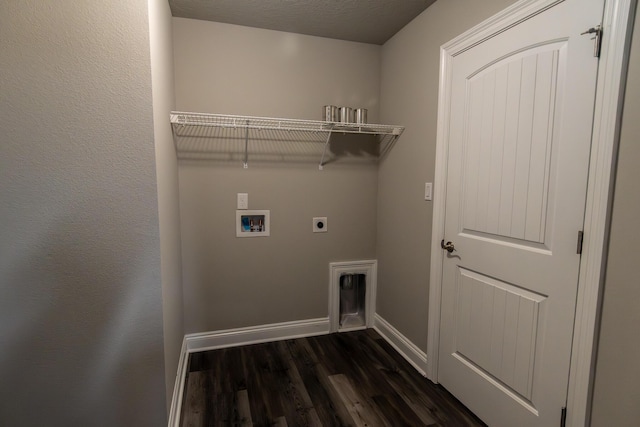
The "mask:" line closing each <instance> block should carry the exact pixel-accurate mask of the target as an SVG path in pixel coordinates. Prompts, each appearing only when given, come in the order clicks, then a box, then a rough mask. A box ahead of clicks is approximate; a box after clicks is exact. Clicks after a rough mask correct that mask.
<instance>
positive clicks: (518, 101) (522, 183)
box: [461, 42, 566, 243]
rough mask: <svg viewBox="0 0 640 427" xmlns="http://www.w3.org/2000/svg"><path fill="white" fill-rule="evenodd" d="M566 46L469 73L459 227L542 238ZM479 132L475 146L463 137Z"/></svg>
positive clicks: (523, 54)
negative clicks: (460, 224) (563, 48)
mask: <svg viewBox="0 0 640 427" xmlns="http://www.w3.org/2000/svg"><path fill="white" fill-rule="evenodd" d="M565 44H566V42H565V43H562V44H557V43H554V44H553V45H551V46H545V48H546V50H543V51H540V48H538V47H536V48H533V49H530V50H533V52H529V51H528V50H527V51H525V52H520V53H519V54H518V55H517V56H518V58H516V59H513V58H511V57H509V58H506V59H503V60H502V61H500V62H499V63H497V64H495V65H494V66H492V67H490V68H488V69H485V70H482V71H480V72H478V73H477V74H475V75H472V77H471V78H469V79H467V83H466V84H467V86H468V89H467V92H466V93H467V99H465V101H464V103H465V104H466V106H467V107H466V108H467V110H468V113H467V119H466V121H465V123H466V125H467V129H465V135H466V138H465V141H464V146H463V156H464V165H465V166H464V168H463V170H462V171H461V172H462V174H463V177H462V182H463V183H464V188H463V195H462V209H463V223H462V225H463V230H464V231H477V232H480V233H486V234H493V235H497V236H503V237H511V238H514V239H519V240H527V241H531V242H538V243H544V231H545V226H546V219H547V215H546V214H547V210H546V206H547V201H548V198H549V179H550V172H551V147H552V143H553V137H554V135H553V123H554V119H555V100H556V98H557V92H558V87H557V86H558V81H557V80H558V67H559V64H560V61H561V59H562V60H563V61H564V58H563V57H562V58H561V49H562V47H563V46H564V45H565ZM560 83H561V82H560ZM478 137H479V139H480V141H479V143H478V144H474V143H473V142H472V141H471V142H470V141H469V139H470V138H471V139H473V138H478Z"/></svg>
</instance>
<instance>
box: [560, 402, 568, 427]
mask: <svg viewBox="0 0 640 427" xmlns="http://www.w3.org/2000/svg"><path fill="white" fill-rule="evenodd" d="M566 425H567V407H566V406H564V407H562V411H560V427H566Z"/></svg>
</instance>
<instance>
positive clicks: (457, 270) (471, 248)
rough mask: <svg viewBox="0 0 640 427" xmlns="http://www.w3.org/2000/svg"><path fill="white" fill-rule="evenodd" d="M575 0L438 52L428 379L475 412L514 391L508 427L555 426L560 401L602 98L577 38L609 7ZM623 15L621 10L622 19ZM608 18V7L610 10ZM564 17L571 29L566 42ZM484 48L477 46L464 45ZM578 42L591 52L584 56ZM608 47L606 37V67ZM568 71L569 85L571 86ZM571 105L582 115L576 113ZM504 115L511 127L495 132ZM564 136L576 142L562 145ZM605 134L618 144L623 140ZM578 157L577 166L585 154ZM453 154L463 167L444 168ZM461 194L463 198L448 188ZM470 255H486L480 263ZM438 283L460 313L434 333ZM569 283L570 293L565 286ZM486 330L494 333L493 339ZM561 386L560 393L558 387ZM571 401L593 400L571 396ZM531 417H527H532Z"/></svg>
mask: <svg viewBox="0 0 640 427" xmlns="http://www.w3.org/2000/svg"><path fill="white" fill-rule="evenodd" d="M571 3H572V2H571V1H567V2H564V3H563V2H558V1H555V2H554V1H523V2H519V3H517V4H515V5H514V6H512V7H511V8H509V9H507V10H505V11H504V12H503V13H501V14H499V15H497V16H496V17H494V18H492V19H490V20H488V21H486V22H485V23H483V24H481V25H480V26H478V27H476V28H475V29H473V30H470V32H468V33H465V34H464V35H463V36H461V37H460V38H458V39H456V40H454V41H452V42H451V43H449V44H448V45H446V46H444V47H443V50H442V55H441V59H442V61H441V67H442V68H441V88H440V100H439V101H440V103H439V123H438V150H437V166H436V193H435V195H436V198H435V200H436V206H435V208H434V210H435V212H434V235H433V250H432V281H431V290H430V301H431V303H430V321H429V349H428V350H429V352H428V354H429V365H428V368H429V369H428V371H429V372H428V373H429V376H430V378H431V379H432V380H436V379H438V378H443V379H444V381H454V383H455V381H458V382H464V384H465V387H464V388H463V390H462V391H460V390H459V391H458V394H460V393H461V394H463V395H465V396H466V397H465V398H466V399H469V395H471V396H473V395H474V393H475V394H476V395H479V397H478V398H471V399H476V400H477V402H476V403H475V404H476V405H480V407H482V406H486V405H489V406H490V405H491V404H493V405H496V404H499V403H498V400H497V399H499V397H498V396H499V395H501V394H502V395H505V396H508V398H507V401H508V400H511V401H514V402H516V404H515V406H514V407H513V408H511V409H509V408H508V407H502V408H501V412H505V411H506V412H507V413H508V414H507V415H506V418H505V419H507V420H510V421H507V423H517V425H527V424H530V425H547V424H548V423H550V422H552V421H551V420H552V419H553V424H555V422H557V420H558V419H557V418H555V417H558V416H559V406H558V405H560V404H561V403H563V402H564V399H565V397H566V389H567V381H566V378H567V375H568V371H569V359H568V357H569V356H568V355H569V352H570V349H571V336H572V332H573V328H572V327H573V313H574V312H573V310H574V306H573V304H574V303H575V293H576V284H577V271H578V263H579V257H578V256H577V255H576V254H575V238H576V233H577V231H578V230H579V229H581V227H582V216H583V214H584V194H585V191H584V186H585V185H586V165H587V164H588V156H589V150H588V142H589V137H590V135H591V126H590V123H589V121H590V119H591V115H592V111H593V98H594V94H593V91H589V90H586V91H585V90H584V89H580V84H583V83H582V82H581V80H585V79H586V80H589V79H591V80H592V82H591V83H588V82H587V85H591V86H592V87H593V85H594V82H595V69H596V62H595V60H594V59H593V58H591V60H592V62H591V63H589V62H584V61H585V60H586V59H585V58H586V57H585V55H584V49H589V50H591V51H592V49H593V45H592V44H590V43H589V40H588V39H585V40H580V37H579V33H580V32H581V31H584V30H586V29H587V28H589V26H594V25H596V24H598V23H600V18H599V16H601V13H602V6H601V3H600V5H598V4H596V3H591V5H592V6H593V9H591V12H590V13H591V15H590V16H588V13H586V12H587V11H588V8H587V7H586V2H580V6H579V7H578V8H577V9H573V10H572V9H571V6H572V4H571ZM574 5H575V4H574ZM616 6H618V9H615V10H616V11H617V12H618V13H622V12H625V10H622V11H621V10H619V6H620V5H616ZM549 8H551V11H553V14H550V13H548V12H550V11H548V12H547V13H546V14H545V15H547V16H548V15H551V17H550V18H549V19H551V22H550V23H547V24H544V23H542V20H541V17H540V16H539V15H538V11H540V10H544V9H549ZM607 9H608V10H611V9H612V2H608V4H607ZM622 9H625V8H624V7H623V8H622ZM626 12H627V14H628V12H629V7H627V8H626ZM594 14H595V15H594ZM612 15H613V14H612ZM581 19H582V20H581ZM605 19H606V20H605V22H604V24H605V31H606V30H607V26H608V25H609V24H610V21H609V20H610V19H611V18H610V17H607V16H606V15H605ZM565 22H566V23H568V25H569V27H570V28H569V30H568V31H569V32H568V33H566V34H565V33H562V32H560V33H558V32H557V31H556V30H557V29H558V28H562V25H561V24H563V23H565ZM515 23H520V27H521V28H520V29H524V32H523V35H522V36H518V37H516V36H515V35H513V34H512V33H513V32H514V31H508V32H506V33H503V30H504V29H506V28H509V27H511V26H512V25H514V24H515ZM618 24H620V23H618ZM527 27H528V28H527ZM625 30H626V23H625ZM612 33H613V31H612ZM618 33H620V31H618ZM622 33H626V31H623V32H622ZM618 37H620V34H618ZM623 40H624V38H623ZM585 42H586V43H585ZM610 42H611V41H609V43H610ZM514 43H516V44H514ZM475 45H480V48H475V49H469V48H470V47H472V46H475ZM483 45H484V46H485V47H486V49H485V50H484V51H483V48H482V46H483ZM570 46H571V47H572V49H573V50H572V51H569V47H570ZM576 46H577V49H578V51H579V50H580V49H582V50H583V52H582V53H581V54H580V55H581V57H582V59H580V60H578V57H576V56H575V55H578V54H576V53H575V49H576ZM607 49H608V48H607V42H605V45H604V49H603V54H604V55H605V58H606V55H607V53H608V51H607ZM486 51H488V52H489V53H490V54H491V55H493V57H492V58H490V59H491V60H490V61H486V60H485V58H484V57H483V56H482V55H483V54H484V53H483V52H486ZM475 52H479V55H476V54H475ZM619 53H620V52H618V55H616V58H617V57H618V56H619ZM567 55H572V56H570V57H569V56H567ZM568 58H571V61H570V62H568ZM606 60H607V61H608V62H609V61H610V60H611V58H606ZM579 61H583V62H579ZM487 62H488V64H487ZM620 62H622V61H620ZM567 64H568V65H567ZM576 67H577V68H576ZM621 69H622V67H621V66H619V68H618V69H617V73H618V75H620V74H621ZM457 72H458V74H456V73H457ZM567 73H568V74H567ZM567 75H569V76H574V77H572V78H570V79H566V78H565V77H566V76H567ZM609 78H611V76H609ZM619 80H620V79H619V78H618V81H619ZM456 81H462V82H465V84H462V85H456V84H455V82H456ZM534 83H535V84H534ZM600 86H602V85H600ZM619 90H620V85H618V87H617V90H616V87H615V86H614V87H613V88H611V87H610V88H609V91H610V92H613V94H612V95H610V96H612V97H613V96H615V97H618V95H619ZM600 95H601V94H600ZM599 98H601V96H599ZM452 99H453V101H452ZM457 100H462V101H457ZM574 101H578V102H577V103H574V105H573V107H572V108H573V110H571V109H569V110H567V108H566V106H567V105H571V102H574ZM565 102H566V103H568V104H565ZM574 110H575V111H577V115H573V114H574V113H573V112H572V113H571V114H567V111H574ZM575 111H574V112H575ZM596 112H598V109H596ZM609 113H610V114H609V120H613V121H615V118H616V116H617V111H615V112H613V114H611V111H610V112H609ZM585 117H586V124H585V125H584V126H582V127H581V126H580V125H581V124H584V123H585ZM611 117H613V119H611ZM504 118H506V119H507V120H504ZM600 119H603V117H600ZM500 120H503V121H505V123H506V126H502V125H500V126H498V124H500ZM449 123H455V124H460V123H465V126H462V127H460V126H449ZM560 124H562V125H561V126H560ZM597 125H598V122H597V123H596V126H597ZM465 132H466V133H465ZM568 135H570V136H571V138H569V139H570V140H572V141H574V142H575V141H577V144H578V145H577V146H569V145H567V142H566V140H567V139H568V138H567V137H568ZM609 139H610V142H609V145H610V146H613V142H612V141H613V140H614V138H609ZM450 141H453V142H452V143H451V145H450ZM469 141H477V142H478V146H475V145H474V144H472V143H470V142H469ZM558 141H562V144H558ZM585 141H586V145H585ZM602 145H605V146H606V145H607V144H603V142H602V141H599V140H597V139H596V138H594V146H602ZM612 151H613V150H611V152H612ZM575 153H581V154H580V156H581V157H580V158H578V159H576V158H575ZM529 154H530V156H529ZM595 154H597V155H600V156H602V155H603V153H602V152H598V153H595ZM605 155H606V152H605ZM448 158H453V159H458V160H457V161H458V163H457V164H455V165H454V166H452V167H449V168H447V164H446V163H445V162H446V161H447V159H448ZM592 161H593V153H592ZM454 163H455V162H454ZM463 165H464V166H463ZM576 166H577V167H576ZM447 172H448V178H447V181H446V186H445V180H444V177H445V176H446V175H447ZM605 172H606V171H605ZM608 172H609V174H610V173H611V170H609V171H608ZM592 178H593V177H592ZM458 187H459V188H460V189H461V191H460V192H458V191H457V190H456V191H453V192H452V191H451V188H454V189H455V188H458ZM446 188H449V193H447V200H446V214H447V216H446V221H445V216H444V213H445V210H444V208H445V206H444V203H445V200H444V190H445V189H446ZM471 188H472V189H473V191H470V189H471ZM515 190H518V191H515ZM593 198H594V197H593V195H592V194H591V195H590V199H589V200H588V201H587V203H588V206H592V205H593V204H594V201H593ZM600 203H602V202H600ZM605 204H606V200H605ZM452 218H453V220H452ZM588 219H589V218H588ZM444 223H446V224H447V227H446V228H447V229H446V232H444V230H443V225H444ZM441 237H446V238H447V239H448V240H449V239H450V240H454V243H455V244H456V247H457V248H458V251H459V252H458V253H459V254H460V255H461V257H462V260H461V261H460V262H457V263H455V262H453V261H454V260H456V259H457V258H448V259H447V260H446V261H445V263H444V269H442V261H443V256H442V252H441V250H440V249H439V239H440V238H441ZM593 237H594V236H591V238H593ZM589 238H590V236H589V235H588V236H587V244H588V240H589ZM572 250H573V252H572ZM472 253H478V254H479V255H480V256H479V257H475V258H474V257H471V256H470V255H471V254H472ZM601 254H602V253H601ZM505 266H506V268H505ZM443 276H444V279H443V280H444V282H445V284H446V283H447V281H449V282H451V283H454V284H456V286H454V287H452V288H450V289H448V288H447V287H446V285H445V287H444V292H443V296H442V304H443V306H444V307H450V308H451V310H449V309H448V308H446V309H444V310H443V312H442V324H439V322H440V316H439V313H440V290H441V289H440V279H441V278H442V277H443ZM532 279H533V280H532ZM566 283H569V285H568V287H567V286H564V285H563V286H562V287H561V286H558V284H566ZM559 288H561V289H559ZM483 300H484V302H485V303H484V304H483V303H482V301H483ZM456 309H457V311H455V310H456ZM580 309H581V310H582V307H580ZM454 313H456V314H454ZM498 319H500V321H498ZM505 319H512V320H511V321H505ZM550 325H552V326H550ZM440 326H442V328H443V330H449V331H450V332H451V331H452V334H449V335H447V334H444V335H443V336H442V343H440V342H439V341H438V334H437V332H438V331H439V327H440ZM578 328H580V325H578V324H576V329H578ZM490 331H492V332H493V335H491V334H490ZM483 333H484V334H489V335H488V338H487V339H486V340H483V339H482V338H481V335H482V334H483ZM438 344H440V345H444V347H447V346H448V347H451V348H450V349H449V350H452V351H451V353H453V356H452V357H451V358H450V359H451V360H450V361H443V360H442V359H440V360H439V359H438ZM549 348H551V349H552V351H551V352H549ZM441 350H442V351H441V354H442V356H441V358H444V357H447V356H446V355H447V354H448V353H447V352H448V350H447V349H446V348H441ZM560 353H561V355H560ZM559 355H560V357H558V356H559ZM575 358H576V356H575V355H574V359H575ZM503 359H504V360H508V363H502V362H503ZM451 361H452V363H449V362H451ZM534 361H535V369H534ZM545 364H546V368H545ZM465 370H466V371H468V372H466V373H465ZM470 372H471V373H470ZM572 376H575V372H574V373H572ZM474 377H475V378H476V379H474ZM558 377H561V378H562V379H561V382H560V386H558V385H557V383H553V381H554V378H558ZM478 378H480V379H481V380H477V379H478ZM473 381H476V382H477V384H472V383H473ZM545 382H547V383H549V384H546V385H545ZM483 383H488V384H491V386H489V387H488V388H487V387H486V384H484V385H483ZM445 386H447V384H446V382H445ZM450 387H454V388H455V385H453V386H450ZM483 387H485V388H486V389H483ZM578 388H579V387H578ZM469 390H471V391H469ZM496 390H497V391H496ZM492 393H493V395H492ZM572 393H574V394H587V393H586V391H585V390H579V389H574V388H572ZM454 394H456V392H455V391H454ZM465 398H463V401H464V400H465ZM570 398H571V396H570ZM585 399H586V396H585ZM570 400H571V399H570ZM573 400H577V401H580V400H581V398H580V397H578V398H577V399H575V396H574V399H573ZM553 402H555V403H553ZM558 402H560V403H558ZM465 403H467V402H465ZM472 405H473V404H472ZM554 405H555V406H558V407H557V408H555V406H554ZM472 409H475V408H473V407H472ZM523 409H524V411H523ZM556 409H557V411H556ZM547 412H554V414H553V415H549V414H547ZM523 414H524V415H523ZM527 414H529V415H531V417H529V418H530V420H529V421H527V422H523V421H522V417H524V418H527V417H528V415H527ZM479 415H481V414H479ZM485 417H486V415H485ZM514 417H515V418H514ZM569 419H570V420H573V422H575V424H571V425H584V414H582V415H581V414H578V415H577V416H575V415H574V416H573V417H570V418H569ZM490 420H492V421H493V422H494V423H496V425H499V423H500V422H501V421H499V420H500V418H495V420H494V419H490ZM541 420H542V422H541ZM581 420H582V422H580V421H581ZM536 423H537V424H536Z"/></svg>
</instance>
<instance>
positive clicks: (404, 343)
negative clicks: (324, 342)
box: [168, 313, 427, 427]
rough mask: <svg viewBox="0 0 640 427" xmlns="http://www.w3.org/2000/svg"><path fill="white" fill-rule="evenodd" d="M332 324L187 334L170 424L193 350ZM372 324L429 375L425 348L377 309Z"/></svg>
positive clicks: (295, 334) (321, 330)
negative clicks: (378, 312)
mask: <svg viewBox="0 0 640 427" xmlns="http://www.w3.org/2000/svg"><path fill="white" fill-rule="evenodd" d="M329 326H330V325H329V318H328V317H326V318H319V319H308V320H296V321H293V322H283V323H273V324H270V325H260V326H250V327H246V328H237V329H226V330H222V331H214V332H203V333H197V334H189V335H185V337H184V341H183V342H182V351H181V352H180V361H179V364H178V373H177V376H176V382H175V387H174V390H173V400H172V402H171V409H170V412H169V424H168V426H169V427H178V426H179V423H180V412H181V408H182V398H183V393H184V384H185V380H186V376H187V375H186V374H187V364H188V362H189V357H188V356H189V354H190V353H195V352H198V351H206V350H215V349H218V348H225V347H236V346H241V345H250V344H258V343H263V342H270V341H280V340H285V339H293V338H302V337H310V336H314V335H327V334H329V333H330V332H329ZM373 328H374V329H375V330H376V331H377V332H378V333H379V334H380V335H381V336H382V338H384V339H385V340H386V341H387V342H388V343H389V344H391V346H393V348H395V349H396V350H397V351H398V353H400V354H401V355H402V357H404V358H405V359H406V360H407V361H408V362H409V363H410V364H411V365H412V366H413V367H414V368H415V369H416V370H417V371H418V372H420V374H422V375H423V376H424V375H426V374H425V372H426V369H427V356H426V354H425V353H424V352H423V351H422V350H420V349H419V348H418V347H417V346H416V345H415V344H413V343H412V342H411V341H409V339H407V338H406V337H405V336H404V335H402V334H401V333H400V332H398V330H397V329H396V328H394V327H393V326H391V325H390V324H389V323H388V322H387V321H386V320H384V319H383V318H382V317H380V315H378V314H377V313H376V314H375V315H374V324H373Z"/></svg>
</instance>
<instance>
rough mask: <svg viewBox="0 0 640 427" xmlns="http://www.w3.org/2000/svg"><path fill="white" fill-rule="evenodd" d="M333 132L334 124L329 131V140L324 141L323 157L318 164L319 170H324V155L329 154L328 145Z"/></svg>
mask: <svg viewBox="0 0 640 427" xmlns="http://www.w3.org/2000/svg"><path fill="white" fill-rule="evenodd" d="M331 132H333V126H332V127H331V128H330V129H329V132H328V133H327V140H326V141H325V142H324V149H323V150H322V158H321V159H320V164H319V165H318V169H319V170H324V156H325V155H326V154H327V147H328V146H329V140H330V139H331Z"/></svg>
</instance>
